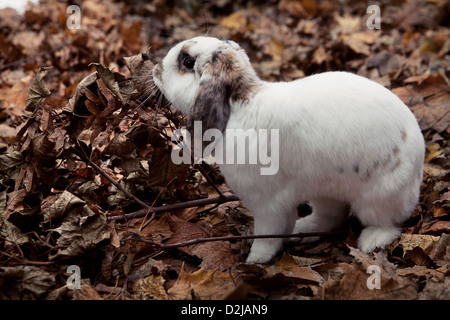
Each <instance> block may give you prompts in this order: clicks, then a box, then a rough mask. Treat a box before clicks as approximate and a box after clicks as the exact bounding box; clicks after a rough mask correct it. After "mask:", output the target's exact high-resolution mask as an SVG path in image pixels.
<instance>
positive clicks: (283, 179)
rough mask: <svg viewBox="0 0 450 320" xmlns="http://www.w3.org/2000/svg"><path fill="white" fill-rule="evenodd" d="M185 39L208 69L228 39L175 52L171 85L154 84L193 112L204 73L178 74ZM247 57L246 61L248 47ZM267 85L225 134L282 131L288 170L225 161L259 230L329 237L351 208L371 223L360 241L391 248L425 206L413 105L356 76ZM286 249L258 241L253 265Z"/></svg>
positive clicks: (165, 77)
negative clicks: (303, 211) (305, 207)
mask: <svg viewBox="0 0 450 320" xmlns="http://www.w3.org/2000/svg"><path fill="white" fill-rule="evenodd" d="M189 41H190V42H189ZM186 43H190V44H191V46H190V54H192V55H193V56H197V63H198V66H196V68H197V67H198V68H201V67H202V66H203V65H204V64H206V63H208V61H209V59H210V58H211V55H212V53H213V52H214V51H215V50H216V49H217V47H218V46H219V45H223V43H224V42H222V41H220V40H218V39H215V38H206V37H198V38H194V39H192V40H188V42H183V43H181V44H179V45H178V46H176V47H174V48H173V49H172V50H171V51H169V53H168V54H167V56H166V57H165V58H164V60H163V62H162V64H163V66H164V71H163V73H162V76H161V80H162V81H160V80H159V79H155V83H156V85H157V86H158V87H159V88H160V89H161V91H162V92H163V93H164V95H165V96H166V97H167V98H168V99H169V100H170V101H171V102H172V103H173V105H174V106H175V107H176V108H179V109H180V110H181V111H182V112H184V113H186V114H189V111H190V109H191V108H192V106H193V103H194V98H195V95H196V93H197V88H198V85H199V82H200V76H199V74H198V73H197V70H196V72H195V73H193V74H186V75H181V74H179V73H177V71H176V66H175V65H176V57H177V55H178V53H179V50H180V47H181V46H182V45H183V44H186ZM239 55H244V58H246V55H245V53H244V52H243V51H242V50H240V51H239ZM246 59H247V60H248V58H246ZM246 59H244V60H243V61H247V60H246ZM202 64H203V65H202ZM245 67H246V68H250V65H248V66H245ZM199 70H200V69H199ZM258 81H259V84H260V86H259V88H258V90H257V91H256V92H254V93H253V94H252V95H251V98H250V99H249V101H230V104H231V114H230V117H229V120H228V124H227V127H226V128H227V129H234V128H236V129H237V128H241V129H244V130H246V129H249V128H253V129H279V130H280V131H279V135H280V153H279V157H280V158H279V171H278V173H277V174H275V175H273V176H264V175H261V174H260V168H261V165H251V164H224V165H221V171H222V173H223V174H224V176H225V179H226V182H227V184H228V185H229V186H230V187H231V188H232V189H233V191H234V192H235V193H236V194H237V195H238V196H239V197H240V198H241V199H242V200H243V201H244V202H245V203H246V205H247V206H248V207H249V208H250V210H251V211H252V213H253V215H254V217H255V230H254V233H255V234H277V233H292V232H295V233H296V232H320V231H330V230H333V229H336V228H339V226H340V225H341V224H342V222H343V221H345V219H346V218H347V216H348V209H349V207H351V211H352V212H353V213H354V214H355V215H356V216H357V217H358V219H359V220H360V221H361V223H362V224H363V225H364V226H365V227H366V228H365V229H364V230H363V231H362V233H361V236H360V238H359V242H358V246H359V248H360V249H361V250H362V251H364V252H370V251H372V250H373V249H375V248H377V247H384V246H385V245H387V244H389V243H391V242H392V240H394V239H395V237H396V236H397V235H398V234H399V233H400V232H401V231H400V226H401V223H403V222H404V221H405V220H406V219H407V218H408V217H410V215H411V213H412V211H413V209H414V207H415V206H416V204H417V200H418V197H419V188H420V184H421V181H422V171H423V160H424V141H423V136H422V134H421V131H420V128H419V126H418V124H417V121H416V119H415V118H414V115H413V114H412V113H411V111H410V110H409V109H408V107H407V106H406V105H405V104H404V103H402V102H401V100H400V99H399V98H398V97H397V96H396V95H394V94H393V93H392V92H391V91H389V90H388V89H386V88H384V87H383V86H381V85H379V84H377V83H375V82H373V81H371V80H369V79H366V78H363V77H360V76H357V75H354V74H351V73H347V72H326V73H321V74H316V75H313V76H310V77H306V78H304V79H299V80H296V81H292V82H278V83H269V82H264V81H262V80H258ZM269 143H270V142H269ZM224 145H225V144H224ZM269 150H270V148H269ZM225 152H226V150H225ZM305 201H309V203H310V204H311V206H312V208H313V213H312V214H311V215H310V216H307V217H305V218H302V219H299V220H298V221H296V220H297V211H296V208H297V206H298V205H299V204H300V203H302V202H305ZM305 240H308V241H310V240H316V239H308V238H305ZM281 247H282V239H257V240H255V241H254V243H253V246H252V248H251V252H250V255H249V256H248V258H247V262H249V263H263V262H267V261H268V260H270V259H271V258H272V257H274V255H275V254H276V253H277V252H278V250H280V249H281Z"/></svg>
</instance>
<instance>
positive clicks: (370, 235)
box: [358, 226, 401, 253]
mask: <svg viewBox="0 0 450 320" xmlns="http://www.w3.org/2000/svg"><path fill="white" fill-rule="evenodd" d="M400 233H401V232H400V229H399V228H396V227H373V226H371V227H367V228H365V229H364V230H363V231H362V232H361V234H360V235H359V239H358V247H359V249H360V250H361V251H362V252H364V253H369V252H372V251H373V250H375V249H376V248H381V249H383V248H384V247H385V246H386V245H388V244H390V243H392V241H394V239H395V238H397V236H398V235H399V234H400Z"/></svg>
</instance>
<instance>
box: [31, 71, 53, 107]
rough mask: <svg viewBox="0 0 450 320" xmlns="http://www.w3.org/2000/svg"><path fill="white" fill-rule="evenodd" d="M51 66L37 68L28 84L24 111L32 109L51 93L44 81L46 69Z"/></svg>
mask: <svg viewBox="0 0 450 320" xmlns="http://www.w3.org/2000/svg"><path fill="white" fill-rule="evenodd" d="M51 68H52V67H42V68H39V70H38V72H37V73H36V76H35V78H34V80H33V82H32V83H31V86H30V91H29V93H28V98H27V102H26V103H25V110H26V111H34V109H36V107H37V106H38V105H40V104H41V103H42V102H43V101H44V100H45V99H46V98H47V97H48V96H50V95H51V91H50V90H49V89H48V87H47V84H46V83H45V81H44V77H45V75H46V74H47V71H48V70H49V69H51Z"/></svg>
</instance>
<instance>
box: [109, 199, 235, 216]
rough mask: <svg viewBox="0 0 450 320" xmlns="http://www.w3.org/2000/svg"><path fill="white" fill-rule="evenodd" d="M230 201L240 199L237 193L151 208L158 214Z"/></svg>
mask: <svg viewBox="0 0 450 320" xmlns="http://www.w3.org/2000/svg"><path fill="white" fill-rule="evenodd" d="M230 201H239V198H238V197H237V196H236V195H234V194H231V195H224V196H223V197H220V196H219V197H213V198H206V199H197V200H192V201H186V202H181V203H175V204H168V205H165V206H161V207H154V208H152V209H151V210H152V211H153V212H154V213H155V214H157V213H164V212H169V211H174V210H179V209H186V208H192V207H199V206H206V205H208V204H215V203H218V204H222V203H225V202H230ZM147 211H148V209H142V210H139V211H136V212H132V213H127V214H124V215H120V216H112V217H108V220H109V221H121V220H128V219H136V218H141V217H144V216H145V215H146V214H147Z"/></svg>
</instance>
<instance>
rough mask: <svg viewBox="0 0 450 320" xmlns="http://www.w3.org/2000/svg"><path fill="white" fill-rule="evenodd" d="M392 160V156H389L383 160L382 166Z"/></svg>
mask: <svg viewBox="0 0 450 320" xmlns="http://www.w3.org/2000/svg"><path fill="white" fill-rule="evenodd" d="M391 160H392V154H389V155H388V156H387V158H386V159H384V161H383V163H382V166H383V167H384V166H386V165H387V164H388V163H389V162H390V161H391Z"/></svg>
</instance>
